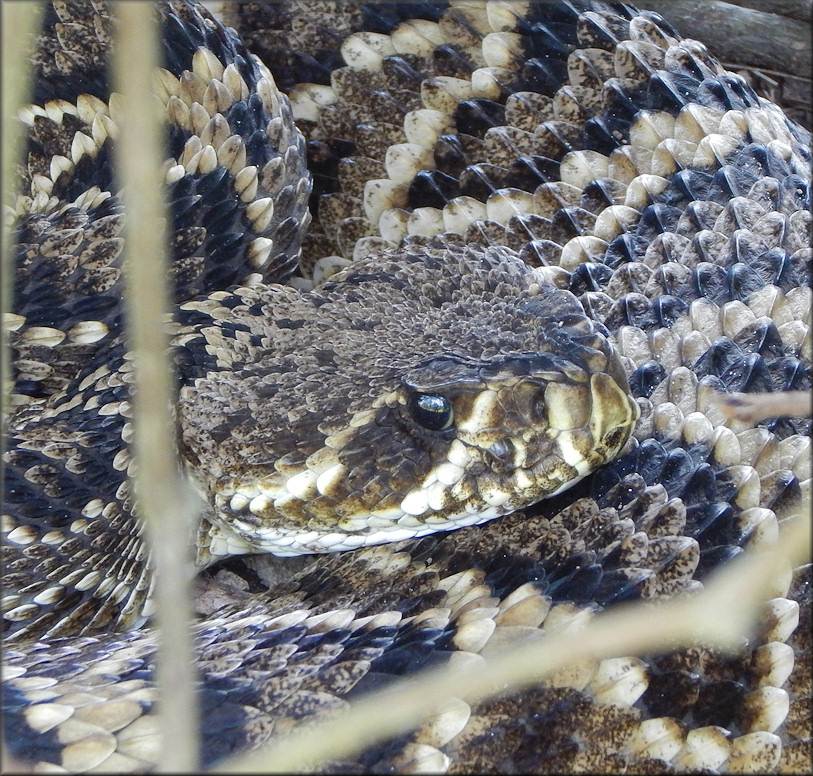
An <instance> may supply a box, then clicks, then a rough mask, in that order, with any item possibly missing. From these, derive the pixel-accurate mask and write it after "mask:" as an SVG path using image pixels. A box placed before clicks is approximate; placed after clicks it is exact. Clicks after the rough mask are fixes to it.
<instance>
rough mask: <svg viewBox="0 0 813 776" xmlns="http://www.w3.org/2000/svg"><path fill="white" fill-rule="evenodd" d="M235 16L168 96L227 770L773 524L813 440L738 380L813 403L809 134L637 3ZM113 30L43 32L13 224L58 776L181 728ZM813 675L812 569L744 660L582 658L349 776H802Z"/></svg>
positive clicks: (181, 33)
mask: <svg viewBox="0 0 813 776" xmlns="http://www.w3.org/2000/svg"><path fill="white" fill-rule="evenodd" d="M212 11H213V12H214V13H215V14H216V16H217V17H218V19H216V18H215V16H213V15H212V13H211V12H210V11H209V10H207V9H206V8H203V7H202V6H199V5H196V4H194V3H187V2H173V3H170V4H168V5H166V6H162V7H161V10H160V13H161V17H162V21H163V44H164V46H163V51H164V57H165V66H164V67H165V69H163V70H162V71H161V72H160V73H158V74H157V75H156V78H155V89H156V94H157V96H158V98H159V99H160V100H161V103H162V104H163V105H164V106H165V108H166V123H167V159H168V161H167V163H166V164H165V167H164V173H165V178H166V183H167V186H166V190H167V198H168V201H169V206H170V212H171V221H172V224H171V227H172V228H171V243H172V246H171V247H172V259H173V268H172V275H173V280H174V289H175V301H176V311H175V312H176V315H175V321H174V323H173V324H172V337H173V356H174V359H175V363H176V365H177V373H178V380H179V394H178V402H177V417H178V439H179V447H180V452H181V456H182V460H183V464H184V471H185V475H186V476H187V477H188V480H189V482H190V483H191V484H192V486H193V488H192V490H194V491H195V492H196V493H197V494H198V495H199V496H200V497H201V503H202V504H203V506H202V507H201V519H200V528H199V530H198V533H197V540H196V546H197V563H198V565H199V566H200V567H201V568H202V569H206V570H204V571H203V572H202V573H203V575H204V576H206V575H209V576H210V577H213V578H214V579H215V580H220V581H221V582H222V581H223V580H224V579H227V578H228V579H235V578H237V575H240V579H241V580H242V584H244V586H245V590H243V591H238V592H237V593H234V594H233V597H236V598H237V600H236V602H235V601H232V602H230V603H228V604H226V605H225V606H223V607H221V608H219V609H216V610H214V611H211V609H210V610H208V611H207V612H206V613H205V614H201V615H200V618H199V621H198V622H197V623H196V624H195V626H194V629H195V638H196V645H197V650H198V664H197V668H198V671H199V697H200V700H201V707H202V717H201V723H200V732H201V741H202V753H201V758H202V765H203V766H204V767H207V766H211V765H213V764H215V763H217V762H218V761H220V760H222V759H223V758H224V757H226V756H227V755H228V754H231V753H234V752H239V751H243V750H247V749H250V748H253V747H256V746H259V745H260V744H263V743H265V742H267V741H271V740H274V739H275V738H278V737H282V736H285V735H286V733H287V732H289V731H291V730H293V729H296V728H298V727H299V726H302V725H304V724H307V723H309V722H310V721H311V720H313V719H315V718H318V717H319V716H320V715H323V714H331V713H334V712H335V711H336V710H337V709H342V708H345V707H346V706H347V705H348V704H350V705H352V704H353V702H354V700H355V699H357V698H360V697H363V696H364V695H366V694H367V693H376V692H381V689H382V687H385V686H386V685H387V684H388V683H389V682H390V681H392V680H394V679H395V678H397V677H409V676H411V675H413V674H415V673H416V672H418V671H419V670H420V669H422V668H425V667H427V666H430V665H431V666H442V665H446V664H454V665H461V664H462V665H471V667H472V671H478V670H481V669H480V666H481V665H482V663H483V658H484V657H487V656H488V655H489V654H492V653H494V652H496V651H498V650H499V649H500V648H501V647H503V646H508V645H511V644H514V643H519V642H521V641H523V640H524V639H526V638H529V637H530V636H529V634H534V633H538V632H539V631H541V632H542V633H543V634H544V633H545V632H555V631H557V630H561V629H562V628H576V627H580V624H582V623H583V622H584V621H586V620H587V619H589V617H590V616H592V615H593V614H594V613H596V612H599V611H601V610H603V609H605V608H608V607H612V606H613V605H615V604H616V603H619V602H623V601H629V600H634V599H642V600H650V601H657V599H664V598H671V597H674V596H679V595H689V594H692V593H695V592H697V591H698V590H700V589H701V588H702V587H703V584H704V580H705V579H706V578H707V576H708V575H709V574H711V573H712V572H713V571H714V570H716V569H717V568H719V567H721V566H723V565H724V564H726V563H727V562H728V561H730V560H731V559H733V558H736V557H737V556H738V555H740V554H741V553H742V552H743V548H745V547H757V548H758V547H765V546H770V545H771V544H772V543H773V542H774V541H775V540H776V536H777V533H778V530H779V528H780V526H781V524H782V523H783V522H784V521H786V520H789V519H790V518H789V515H793V514H794V510H795V511H796V512H798V509H799V504H800V503H801V502H802V500H803V497H804V495H805V493H808V494H809V484H810V420H809V419H806V418H789V417H775V418H772V419H769V420H765V421H762V422H760V423H759V424H757V425H756V426H753V425H748V424H746V423H744V422H742V421H738V420H731V419H729V418H728V417H727V416H726V415H725V414H724V413H723V411H722V410H721V408H720V406H719V405H718V404H716V403H715V401H714V396H715V394H716V393H719V392H722V393H732V392H746V393H748V392H778V391H788V390H799V389H808V390H809V388H810V359H811V337H810V332H809V325H810V300H811V290H810V261H811V248H810V224H811V213H810V136H809V133H808V132H807V131H806V130H804V129H802V128H800V127H799V126H797V125H795V124H794V123H793V122H791V121H790V120H789V119H787V118H786V117H785V115H784V114H783V113H782V111H781V110H780V109H779V108H778V107H777V106H775V105H773V104H771V103H769V102H767V101H766V100H764V99H761V98H759V97H758V96H757V95H756V94H755V93H754V92H753V91H752V90H751V89H750V88H749V87H748V86H747V84H746V83H745V82H744V81H743V80H742V79H741V78H740V77H738V76H737V75H734V74H732V73H729V72H727V71H726V70H725V69H724V68H723V67H722V66H721V65H720V64H719V63H718V62H717V61H716V60H715V59H714V58H713V56H712V55H710V54H709V52H708V51H707V50H706V48H705V47H704V46H703V45H702V44H700V43H697V42H695V41H691V40H684V39H681V38H680V36H679V35H678V34H677V33H676V32H675V31H674V30H673V29H672V28H671V27H670V25H669V24H668V23H667V22H665V21H664V20H663V19H662V18H661V17H660V16H658V15H657V14H654V13H649V12H646V11H638V10H637V9H635V8H633V7H632V6H628V5H625V4H621V3H587V2H574V3H532V2H517V3H512V2H481V1H480V0H459V1H458V2H455V1H454V0H453V1H452V2H449V3H434V2H415V3H391V4H386V5H375V4H371V5H366V6H363V5H356V4H353V3H341V2H337V3H332V2H308V3H279V4H234V5H228V4H227V5H224V6H223V7H217V8H213V9H212ZM221 22H222V23H221ZM224 25H227V26H224ZM113 28H114V22H113V21H112V19H111V15H110V9H109V8H108V7H107V5H106V3H104V2H102V1H101V0H92V2H72V1H71V0H67V1H66V2H57V1H55V2H53V3H52V4H51V5H49V6H48V8H47V10H46V13H45V16H44V25H43V31H42V33H41V35H40V37H39V39H38V45H37V49H36V53H35V55H34V62H33V67H34V75H35V77H34V93H33V97H32V99H31V104H30V105H28V106H27V107H26V108H25V109H24V110H23V111H22V114H21V116H22V120H23V122H24V123H25V125H26V129H27V132H28V135H27V147H26V153H27V157H26V163H25V164H24V165H22V167H21V171H20V176H21V184H20V186H19V189H18V191H19V194H18V196H17V199H16V202H14V203H12V207H13V210H14V214H15V220H14V234H15V244H16V254H15V255H16V276H15V289H14V307H13V312H12V313H11V314H8V315H7V316H6V319H5V328H6V331H7V336H8V340H9V342H10V347H11V351H12V355H13V363H14V374H13V377H14V386H13V393H12V402H11V409H10V413H9V416H8V418H7V420H6V423H7V428H8V446H7V450H6V452H5V453H4V476H5V491H4V508H3V515H4V517H3V574H4V576H3V588H4V590H3V593H4V598H3V627H4V640H5V649H4V655H3V669H2V670H3V708H4V713H5V717H4V719H5V723H4V724H5V726H4V734H5V743H6V746H7V748H8V751H9V752H10V753H11V754H12V755H13V756H14V757H15V758H16V759H17V760H18V761H19V762H22V763H28V764H31V765H34V766H37V767H38V769H42V770H50V771H51V772H53V771H60V772H63V771H86V770H87V771H92V770H97V771H103V772H111V771H145V770H149V769H151V768H153V767H154V766H155V764H156V763H155V758H156V757H157V752H158V749H157V746H158V741H159V734H160V730H159V727H158V723H157V718H156V716H155V715H154V703H155V701H156V690H155V686H154V684H153V683H152V672H153V669H154V659H155V638H154V634H153V632H152V631H151V629H150V627H149V623H148V622H147V620H148V619H149V614H150V610H151V601H150V590H151V577H150V564H149V552H148V550H147V549H146V548H145V545H144V543H143V541H142V539H141V534H140V528H139V523H138V520H137V519H136V516H135V515H134V513H133V509H134V508H133V503H132V498H131V493H130V484H129V481H128V479H127V472H128V468H129V467H130V463H131V462H130V454H129V452H128V448H127V442H128V441H129V439H130V436H131V416H132V412H131V404H130V400H131V398H132V397H131V395H130V384H131V377H132V368H131V367H132V364H131V360H130V359H129V357H128V353H127V350H126V347H125V345H124V338H123V325H124V324H123V313H122V306H121V295H122V284H123V279H122V257H121V251H122V243H123V240H122V237H121V232H122V225H123V220H124V210H123V205H122V202H121V199H120V198H119V196H118V192H117V189H116V185H115V181H114V177H113V169H112V162H111V147H112V144H113V142H114V141H115V138H116V135H117V132H118V129H117V119H118V117H119V116H120V111H121V103H120V98H119V96H118V95H115V94H111V92H110V86H109V77H108V73H107V55H108V53H109V51H110V48H111V46H112V45H113V43H112V40H113V35H112V32H113ZM249 52H251V53H249ZM195 497H197V496H195ZM495 518H498V519H495ZM451 528H455V529H458V528H459V529H460V530H449V529H451ZM255 554H256V555H255ZM263 554H265V558H267V557H268V556H269V555H275V556H283V558H282V559H281V560H280V561H278V562H277V564H276V565H277V566H279V568H282V569H283V571H282V572H281V573H280V572H279V569H277V572H276V573H277V576H276V577H275V581H273V582H272V583H271V587H270V589H267V590H263V589H260V588H261V587H263V585H262V584H261V583H262V581H263V580H264V579H267V574H266V571H265V567H264V565H263V563H264V557H263ZM295 555H296V556H299V557H298V558H286V557H284V556H295ZM231 556H233V557H231ZM216 562H218V564H219V565H218V566H215V565H214V564H215V563H216ZM224 563H225V564H226V565H227V566H228V568H229V569H230V571H224V570H222V566H223V565H224ZM219 567H221V570H220V571H219V572H216V569H217V568H219ZM466 661H469V662H468V663H467V662H466ZM810 668H811V652H810V567H809V566H804V567H800V568H796V569H790V568H788V570H787V573H786V574H785V575H784V576H783V578H782V579H780V580H777V582H776V585H775V589H774V590H773V591H772V595H771V596H770V600H768V601H766V603H765V605H764V611H763V614H762V616H761V619H760V621H759V623H758V625H757V626H756V627H755V628H754V629H753V631H752V632H750V633H749V634H747V635H745V636H744V637H743V640H742V648H741V650H740V651H738V652H737V653H735V654H722V653H719V652H715V651H714V649H712V648H708V647H706V646H704V645H703V644H695V645H693V646H691V647H687V648H681V649H677V650H674V651H672V652H670V653H668V654H658V655H639V656H629V657H624V658H613V659H607V660H602V661H587V662H585V661H581V662H579V663H577V664H575V665H573V666H570V667H568V669H567V670H564V671H559V672H558V673H556V674H554V675H553V676H550V677H548V678H547V679H546V681H545V682H544V683H543V684H541V685H537V686H533V687H531V688H526V689H523V690H517V691H508V692H505V693H503V694H502V695H500V696H497V697H496V698H493V699H489V700H484V701H479V702H477V703H472V704H467V703H464V702H462V701H459V700H458V701H453V700H450V702H449V703H448V705H447V706H445V707H444V710H443V711H442V712H441V713H440V714H439V715H436V716H435V717H434V718H433V719H432V720H430V721H428V722H427V723H426V724H425V725H423V726H421V727H419V728H418V729H416V730H412V731H409V732H406V733H404V734H403V735H401V736H399V737H397V738H395V739H391V740H388V741H386V742H384V743H381V744H377V745H374V746H370V747H369V748H368V749H367V750H366V751H364V752H361V753H358V755H357V756H356V758H355V759H353V760H347V761H344V760H343V761H339V762H334V763H332V764H330V765H329V766H325V767H327V768H328V769H329V770H331V771H340V772H343V771H348V772H382V771H399V772H400V771H404V772H409V771H449V772H472V771H489V772H541V773H550V772H573V771H581V772H584V771H590V772H636V773H637V772H641V773H644V772H645V773H655V772H671V771H675V772H706V773H716V772H740V773H742V772H764V771H777V772H787V773H790V772H809V770H810V767H811V740H810V733H811V715H810V711H811V706H810V703H811V698H810V692H811V689H810V688H811V677H810Z"/></svg>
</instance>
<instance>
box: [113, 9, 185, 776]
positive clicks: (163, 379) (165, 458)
mask: <svg viewBox="0 0 813 776" xmlns="http://www.w3.org/2000/svg"><path fill="white" fill-rule="evenodd" d="M116 14H117V18H118V22H119V25H118V35H117V45H116V54H115V57H114V83H115V84H116V86H117V91H119V92H120V93H121V95H122V104H123V114H122V116H123V121H122V124H121V126H120V128H119V130H120V135H119V139H118V143H117V146H116V169H117V173H118V175H119V181H120V184H121V185H123V187H124V193H123V200H124V203H125V206H126V212H127V222H126V250H127V259H126V262H127V263H126V267H127V281H128V289H127V300H126V302H127V312H128V327H129V328H128V337H129V344H130V348H131V351H132V353H133V359H134V364H135V375H136V381H135V399H134V407H135V412H134V416H133V432H134V433H133V448H132V450H133V458H134V460H135V462H136V468H135V473H134V487H135V495H136V499H137V509H138V513H139V515H140V516H141V517H142V518H143V519H144V521H145V524H146V528H147V532H148V538H149V539H150V540H151V541H150V546H151V558H152V562H153V564H154V569H155V580H154V591H153V595H154V600H155V603H156V624H157V626H158V629H159V648H158V667H157V682H158V687H159V698H160V701H159V713H160V715H161V723H160V724H161V731H162V733H163V743H162V754H161V757H160V759H159V763H158V770H159V771H164V772H168V771H188V770H193V769H194V768H195V767H196V766H197V762H198V741H197V737H198V724H197V709H196V698H195V692H194V685H195V661H194V650H193V644H192V636H191V630H190V621H191V605H190V593H189V579H190V578H191V576H192V561H191V558H190V557H189V556H190V547H191V541H190V537H191V533H192V532H191V530H190V529H191V526H192V521H193V517H194V515H192V514H190V511H191V510H190V503H191V502H192V499H191V498H189V497H185V496H187V494H186V492H185V488H184V485H183V482H182V480H181V477H180V467H179V463H178V456H177V442H176V439H177V436H176V429H175V418H174V413H173V411H172V405H173V399H174V396H175V384H174V378H173V370H172V365H171V362H170V359H169V357H168V353H169V339H168V335H167V330H166V322H167V320H168V319H169V310H170V300H169V294H168V290H167V287H166V286H167V283H166V278H167V276H168V259H167V233H166V230H167V227H166V218H167V214H166V206H165V203H164V201H163V196H162V190H163V183H164V181H163V176H162V174H161V164H162V162H163V160H164V156H165V152H164V137H163V126H162V123H161V120H160V116H159V109H160V105H159V103H158V101H157V100H156V99H155V98H154V96H153V93H152V88H151V85H152V78H153V73H154V72H155V69H156V67H158V65H159V61H160V60H159V29H158V25H157V18H156V12H155V8H154V6H153V4H152V3H133V2H120V3H117V8H116ZM185 502H186V503H185Z"/></svg>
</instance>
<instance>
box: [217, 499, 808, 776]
mask: <svg viewBox="0 0 813 776" xmlns="http://www.w3.org/2000/svg"><path fill="white" fill-rule="evenodd" d="M808 509H809V505H808V506H806V507H803V508H802V510H803V511H802V514H805V513H806V512H807V510H808ZM789 522H790V525H789V526H788V527H787V529H786V530H785V531H783V533H782V535H781V537H780V540H779V542H778V544H777V546H776V547H775V548H774V550H773V551H769V552H759V553H756V552H748V553H746V554H745V556H744V557H742V558H740V559H738V560H735V561H733V562H732V563H731V564H730V565H729V566H727V567H725V568H724V569H722V570H720V571H719V572H718V573H717V575H716V576H715V577H714V578H712V580H711V581H710V582H709V583H708V584H707V585H706V588H705V590H704V591H703V592H702V593H700V594H699V595H696V596H692V597H691V598H688V597H687V598H678V599H674V600H671V601H658V604H657V606H652V605H651V603H650V602H646V601H644V602H639V603H635V604H628V605H625V606H618V607H614V608H613V609H612V610H611V611H608V612H604V613H602V614H599V615H597V616H596V617H595V618H593V620H591V621H590V622H589V623H588V624H587V625H586V626H585V628H584V629H582V630H579V631H578V633H563V634H561V635H552V636H545V635H543V634H542V632H541V631H540V633H539V637H538V638H536V639H533V640H532V641H530V642H525V643H523V644H521V645H520V646H518V647H515V648H512V649H510V650H506V651H505V652H504V653H502V654H500V655H498V656H495V657H493V658H490V659H489V660H488V666H487V668H484V669H483V670H482V671H478V672H476V673H473V672H472V671H471V669H470V668H467V669H457V670H453V669H449V668H439V669H437V668H436V669H431V670H429V671H426V672H424V673H422V674H419V675H417V676H414V677H410V678H409V679H407V680H403V681H399V682H398V683H397V684H395V685H393V687H392V688H391V689H387V690H385V691H383V692H379V693H377V694H376V697H374V698H373V697H371V698H366V699H362V700H360V701H359V702H358V703H356V704H354V705H353V706H352V707H351V708H350V709H349V711H348V712H347V713H346V714H342V715H341V716H338V717H334V718H331V719H329V720H326V721H325V722H323V723H314V724H313V725H309V726H308V729H307V730H306V731H297V732H294V733H292V734H291V735H289V736H287V737H286V738H285V739H283V740H280V741H275V742H273V743H272V744H269V745H268V746H267V747H264V748H263V749H261V750H260V751H258V752H255V753H252V754H250V755H244V756H239V757H235V758H232V759H230V760H229V761H227V762H226V763H225V764H223V765H221V766H220V767H219V768H216V769H214V770H215V772H218V773H238V772H240V773H281V772H286V771H292V770H302V769H305V770H309V769H313V768H315V767H317V766H318V765H319V764H320V763H323V762H325V761H326V760H330V759H342V758H345V757H347V756H350V755H352V754H353V753H355V752H358V751H359V750H362V749H363V748H364V747H366V746H369V745H371V744H373V743H375V742H376V741H380V740H381V739H384V738H387V737H388V736H393V735H397V734H398V733H401V732H403V731H405V730H409V729H411V728H413V727H415V726H417V725H419V724H420V723H421V722H422V721H423V720H425V719H426V718H427V717H429V716H431V714H432V713H433V711H437V710H438V709H440V708H442V706H443V704H444V702H448V699H449V698H459V699H461V700H464V701H466V702H469V703H471V702H476V701H479V700H482V699H484V698H487V697H490V696H493V695H498V694H501V693H505V692H506V688H511V689H512V690H518V689H521V688H523V687H525V686H527V685H530V684H533V683H535V682H538V681H539V680H541V679H543V678H544V677H545V676H547V675H548V674H550V673H552V672H554V671H556V670H558V669H561V668H563V667H565V666H567V665H572V664H573V663H578V662H580V661H582V660H586V659H594V660H603V659H606V658H611V657H624V656H627V655H633V654H649V653H653V652H661V651H668V650H674V649H678V648H680V647H681V646H687V645H691V644H695V643H698V642H701V643H703V644H705V645H708V646H713V647H716V648H719V649H721V650H735V649H736V648H738V647H739V646H740V645H741V640H740V637H741V635H742V634H743V633H744V632H746V631H747V630H748V628H749V627H750V625H751V624H752V623H753V622H754V621H755V620H756V618H757V616H758V614H759V611H760V606H761V604H762V602H763V600H764V597H765V591H766V590H769V589H770V588H771V584H772V581H773V580H774V579H775V578H776V577H777V576H779V575H780V574H781V573H782V572H783V571H784V570H786V569H787V564H788V561H790V562H791V564H792V565H793V566H796V565H799V564H800V563H802V562H804V561H805V559H806V555H805V553H806V552H807V550H808V548H809V546H810V522H809V521H808V520H807V519H795V520H792V521H789Z"/></svg>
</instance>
